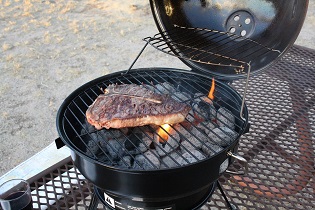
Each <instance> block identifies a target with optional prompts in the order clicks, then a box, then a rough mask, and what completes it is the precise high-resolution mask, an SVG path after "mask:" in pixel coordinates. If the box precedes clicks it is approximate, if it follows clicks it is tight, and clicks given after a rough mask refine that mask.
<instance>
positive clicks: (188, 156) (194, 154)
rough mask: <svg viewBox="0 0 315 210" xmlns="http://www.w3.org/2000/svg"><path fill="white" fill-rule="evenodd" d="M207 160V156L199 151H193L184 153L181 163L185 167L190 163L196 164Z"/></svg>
mask: <svg viewBox="0 0 315 210" xmlns="http://www.w3.org/2000/svg"><path fill="white" fill-rule="evenodd" d="M205 158H206V156H205V155H204V154H203V153H202V152H200V151H199V150H191V151H187V152H184V153H183V155H182V159H180V160H179V163H180V165H182V166H183V165H187V164H189V163H195V162H197V161H200V160H203V159H205Z"/></svg>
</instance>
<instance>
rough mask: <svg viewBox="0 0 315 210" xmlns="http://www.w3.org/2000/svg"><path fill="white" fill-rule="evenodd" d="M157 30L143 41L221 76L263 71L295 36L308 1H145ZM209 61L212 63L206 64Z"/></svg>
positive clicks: (231, 76) (194, 68)
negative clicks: (148, 3)
mask: <svg viewBox="0 0 315 210" xmlns="http://www.w3.org/2000/svg"><path fill="white" fill-rule="evenodd" d="M150 3H151V9H152V13H153V16H154V19H155V22H156V25H157V27H158V29H159V31H160V33H159V34H156V35H155V36H153V37H148V38H145V39H144V40H145V41H147V42H148V43H150V44H151V45H152V46H154V47H155V48H157V49H159V50H161V51H163V52H166V53H168V54H170V55H175V56H177V57H179V58H180V59H181V60H182V61H183V62H184V63H185V64H186V65H188V66H189V67H190V68H192V69H193V70H194V71H199V72H200V71H201V72H203V73H206V74H207V75H209V73H210V76H215V77H216V78H222V79H224V80H228V79H235V78H240V77H243V76H244V73H246V72H247V71H248V69H249V66H250V71H251V72H258V71H260V70H263V69H265V68H266V67H268V66H269V65H271V64H272V63H274V62H275V61H276V60H277V59H278V58H280V57H281V56H282V55H283V54H284V53H285V51H286V50H287V49H288V48H290V47H291V46H292V45H293V43H294V41H295V40H296V38H297V36H298V34H299V32H300V30H301V27H302V25H303V22H304V19H305V16H306V12H307V6H308V0H306V1H297V0H268V1H266V0H251V1H249V0H245V1H244V0H237V1H235V0H233V1H231V0H215V1H208V0H164V1H161V0H150ZM209 64H211V65H209Z"/></svg>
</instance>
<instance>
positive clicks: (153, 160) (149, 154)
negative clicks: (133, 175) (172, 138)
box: [133, 150, 160, 170]
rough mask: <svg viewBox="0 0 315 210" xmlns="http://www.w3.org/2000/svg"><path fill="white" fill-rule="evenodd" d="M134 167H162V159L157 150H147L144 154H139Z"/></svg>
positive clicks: (146, 168)
mask: <svg viewBox="0 0 315 210" xmlns="http://www.w3.org/2000/svg"><path fill="white" fill-rule="evenodd" d="M133 168H134V169H145V170H149V169H156V168H160V160H159V158H158V154H156V152H155V151H153V150H149V151H146V152H145V153H144V154H143V155H137V156H136V157H135V160H134V164H133Z"/></svg>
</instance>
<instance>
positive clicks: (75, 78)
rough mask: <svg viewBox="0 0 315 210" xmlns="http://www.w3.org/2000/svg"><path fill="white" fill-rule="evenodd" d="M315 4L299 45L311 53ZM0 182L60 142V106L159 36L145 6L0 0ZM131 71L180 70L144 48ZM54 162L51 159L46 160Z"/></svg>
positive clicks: (114, 0)
mask: <svg viewBox="0 0 315 210" xmlns="http://www.w3.org/2000/svg"><path fill="white" fill-rule="evenodd" d="M314 27H315V0H310V5H309V11H308V15H307V19H306V22H305V24H304V26H303V29H302V32H301V34H300V36H299V37H298V40H297V42H296V43H297V44H299V45H303V46H306V47H309V48H315V32H314V31H315V30H314ZM0 28H1V33H0V55H1V56H0V69H1V70H0V71H1V74H0V80H1V82H0V107H1V111H0V176H1V175H3V174H4V173H5V172H7V171H8V170H10V169H12V168H13V167H15V166H16V165H18V164H19V163H21V162H23V161H24V160H26V159H28V158H29V157H31V156H32V155H34V154H35V153H37V152H39V151H40V150H42V149H43V148H44V147H46V146H48V145H49V144H50V143H52V142H53V141H54V139H56V138H57V137H58V134H57V131H56V126H55V118H56V113H57V110H58V108H59V107H60V105H61V103H62V102H63V100H64V99H65V98H66V97H67V96H68V95H69V94H70V93H71V92H72V91H74V90H75V89H76V88H78V87H79V86H81V85H82V84H84V83H86V82H88V81H90V80H92V79H94V78H97V77H99V76H102V75H104V74H109V73H111V72H115V71H119V70H124V69H127V68H128V67H129V65H130V64H131V62H132V61H133V60H134V58H135V57H136V55H137V54H138V52H139V51H140V49H141V48H142V46H143V44H144V42H143V41H141V39H142V38H144V37H146V36H150V35H153V34H155V33H156V32H157V29H156V27H155V24H154V21H153V18H152V15H151V11H150V7H149V3H148V1H143V0H131V1H123V0H106V1H105V0H103V1H101V0H99V1H98V0H81V1H74V0H72V1H68V0H58V1H55V0H23V1H22V0H0ZM147 49H148V50H146V51H145V52H144V55H143V57H141V58H142V59H140V60H139V61H138V62H137V65H136V66H135V67H151V66H172V67H180V68H186V67H185V66H184V65H183V64H182V63H181V62H179V61H178V59H174V58H173V57H169V56H167V55H166V54H163V53H160V52H157V51H156V50H154V49H152V48H150V47H149V48H147ZM52 158H53V157H52Z"/></svg>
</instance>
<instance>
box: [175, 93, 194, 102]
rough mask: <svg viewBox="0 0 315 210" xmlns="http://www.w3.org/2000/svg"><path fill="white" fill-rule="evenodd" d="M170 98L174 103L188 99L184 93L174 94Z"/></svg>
mask: <svg viewBox="0 0 315 210" xmlns="http://www.w3.org/2000/svg"><path fill="white" fill-rule="evenodd" d="M172 98H173V99H174V100H176V101H179V102H182V101H188V100H189V99H190V97H189V95H188V94H187V93H185V92H175V93H173V94H172Z"/></svg>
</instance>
